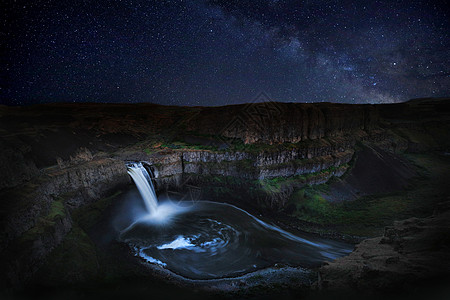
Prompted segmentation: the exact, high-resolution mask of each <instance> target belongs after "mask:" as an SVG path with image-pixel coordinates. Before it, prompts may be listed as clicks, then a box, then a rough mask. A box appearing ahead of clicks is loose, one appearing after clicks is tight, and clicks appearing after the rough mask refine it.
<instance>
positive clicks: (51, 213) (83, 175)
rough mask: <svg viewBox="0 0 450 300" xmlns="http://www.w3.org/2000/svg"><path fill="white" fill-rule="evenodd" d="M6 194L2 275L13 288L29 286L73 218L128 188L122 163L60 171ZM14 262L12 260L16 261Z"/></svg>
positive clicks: (45, 172) (98, 162) (89, 164)
mask: <svg viewBox="0 0 450 300" xmlns="http://www.w3.org/2000/svg"><path fill="white" fill-rule="evenodd" d="M41 174H42V175H41V176H40V177H39V178H37V179H35V180H34V181H31V182H29V183H27V184H26V185H24V186H22V187H21V189H12V190H9V191H5V192H3V193H2V201H4V202H6V203H12V204H13V207H11V206H10V207H9V208H8V210H7V212H8V213H7V214H5V215H3V216H2V223H1V224H2V244H1V248H0V251H1V252H2V256H3V257H5V258H7V261H4V260H3V259H2V260H1V261H0V264H1V265H2V270H4V272H5V274H4V275H6V276H7V277H8V281H9V282H10V283H11V284H13V285H18V284H20V283H23V282H24V281H26V279H28V278H29V276H31V275H32V274H33V273H34V272H35V271H36V270H37V269H38V268H39V266H40V265H41V264H42V263H43V259H44V258H45V257H46V256H47V255H48V253H50V251H52V250H53V249H54V248H55V247H56V246H57V245H58V244H59V243H60V242H61V241H62V239H63V238H64V236H65V235H66V234H67V233H68V232H69V231H70V230H71V228H72V219H71V216H70V212H71V211H72V210H73V209H76V208H78V207H80V206H83V205H87V204H89V203H92V202H93V201H96V200H98V199H100V198H102V197H105V196H107V195H109V194H111V193H112V192H114V191H115V190H117V189H118V188H119V187H120V186H124V185H127V184H129V183H130V179H129V177H128V175H127V172H126V168H125V165H124V163H123V161H118V160H113V159H96V160H91V161H89V162H84V163H81V164H77V165H75V166H70V167H67V168H63V169H60V168H59V167H58V166H55V167H54V168H50V169H46V170H42V171H41ZM12 258H13V259H12Z"/></svg>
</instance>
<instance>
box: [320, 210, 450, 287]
mask: <svg viewBox="0 0 450 300" xmlns="http://www.w3.org/2000/svg"><path fill="white" fill-rule="evenodd" d="M449 270H450V202H444V203H442V204H441V205H440V206H439V207H438V208H437V209H436V212H435V214H434V215H432V216H430V217H427V218H410V219H406V220H403V221H397V222H395V223H394V225H393V226H389V227H386V228H385V232H384V235H383V236H381V237H377V238H373V239H367V240H364V241H363V242H362V243H360V244H359V245H357V246H356V248H355V250H354V251H353V252H352V253H351V254H350V255H349V256H346V257H342V258H339V259H337V260H335V261H334V262H331V263H327V264H325V265H324V266H323V267H322V268H321V269H320V271H319V281H318V282H317V285H318V287H319V288H320V289H323V290H327V291H336V290H340V291H354V292H355V293H371V292H375V291H377V292H380V291H381V292H383V291H384V292H388V291H397V292H401V291H407V290H411V289H412V290H414V289H415V288H417V287H420V286H423V285H426V284H429V283H430V281H437V282H442V280H445V279H446V278H447V279H448V277H449Z"/></svg>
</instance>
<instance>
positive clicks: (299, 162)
mask: <svg viewBox="0 0 450 300" xmlns="http://www.w3.org/2000/svg"><path fill="white" fill-rule="evenodd" d="M0 141H1V148H0V154H1V155H0V198H1V228H2V229H1V238H2V243H1V248H0V252H1V253H2V255H1V257H2V259H1V268H2V270H4V272H2V275H1V281H2V287H3V288H5V289H6V290H11V289H16V288H21V287H24V286H26V285H27V284H29V283H30V282H33V281H34V280H35V278H36V274H39V272H40V270H41V269H43V268H44V269H45V268H46V264H48V260H49V257H51V255H52V253H54V252H55V251H57V250H58V247H62V246H61V245H63V244H64V242H65V241H66V240H67V237H68V236H70V235H71V234H72V233H73V232H74V231H77V230H78V231H80V230H81V231H83V228H86V230H84V233H83V236H84V237H85V238H86V239H89V237H87V235H86V233H89V230H88V228H90V227H91V225H92V224H94V223H96V222H97V221H98V220H99V219H100V217H99V213H100V212H99V211H104V210H105V209H107V207H108V205H110V204H111V202H113V201H114V199H115V198H116V197H117V195H116V194H117V191H121V190H125V189H127V188H129V187H130V186H131V185H132V181H131V179H130V177H129V176H128V174H127V168H126V165H125V162H128V161H141V162H144V163H145V165H146V167H147V168H150V169H151V170H152V171H153V173H154V174H155V178H154V182H155V188H156V191H157V192H158V194H159V195H165V196H166V197H169V198H177V199H178V198H179V199H189V200H194V201H195V200H199V199H208V200H211V201H217V202H228V203H230V204H234V205H236V206H238V207H241V208H245V209H247V210H249V211H251V212H254V213H256V214H258V215H262V216H266V217H267V218H270V219H272V220H274V222H275V223H277V224H278V225H279V226H281V227H283V226H284V227H285V228H291V229H295V228H297V229H300V230H305V231H309V232H311V233H314V234H322V235H325V236H330V237H333V238H336V239H342V240H346V241H350V242H353V243H359V242H362V243H361V244H359V246H357V248H356V250H355V251H354V252H353V253H352V254H350V256H348V257H344V258H341V259H338V260H336V261H335V262H331V263H328V264H327V265H325V266H323V267H322V268H320V270H318V271H317V274H319V275H318V279H315V280H316V282H315V283H314V284H313V285H312V286H315V287H316V288H317V289H321V290H323V289H325V290H326V289H333V288H335V287H338V288H346V287H347V288H348V287H352V286H354V285H355V284H357V285H359V286H360V289H365V288H366V285H370V284H371V283H370V281H371V280H373V278H376V279H377V280H378V281H377V280H375V281H376V282H382V283H380V284H379V285H378V287H379V286H384V285H385V286H386V288H390V286H389V284H387V283H386V282H387V281H389V280H390V279H389V278H390V277H389V276H386V278H385V279H383V278H384V277H383V276H385V275H384V274H386V273H389V275H390V276H391V275H392V274H394V275H392V276H399V278H408V279H410V280H411V282H413V281H414V280H418V278H419V279H420V278H422V277H421V276H416V274H415V273H414V272H413V271H408V272H406V271H403V270H405V269H408V268H409V267H410V266H411V265H414V264H413V263H415V262H414V261H417V259H419V260H422V261H425V263H421V265H423V264H426V262H427V261H428V260H427V259H428V256H427V252H426V251H424V252H420V251H419V250H416V248H420V247H419V246H417V244H412V245H411V243H409V242H408V237H414V236H415V235H421V236H420V238H418V240H419V242H418V243H419V244H420V243H421V242H420V240H423V243H426V242H430V239H431V240H432V241H436V240H438V239H439V237H440V236H441V235H442V234H443V232H444V233H445V232H448V228H449V224H448V222H447V221H446V220H447V219H446V218H444V217H442V216H445V215H446V211H447V208H448V205H443V204H439V203H444V202H446V201H449V200H450V199H449V198H448V195H450V193H449V190H448V186H447V185H446V184H445V183H443V180H444V179H445V176H448V175H449V168H448V166H450V163H449V157H448V156H449V154H448V153H449V152H450V102H449V100H448V99H417V100H411V101H409V102H406V103H399V104H386V105H347V104H332V103H317V104H293V103H278V102H264V103H250V104H245V105H231V106H224V107H176V106H162V105H155V104H134V105H126V104H108V105H102V104H43V105H34V106H28V107H7V106H0ZM428 164H429V165H430V166H429V165H428ZM428 166H429V167H430V168H429V169H427V167H428ZM435 170H438V171H435ZM427 172H428V173H430V174H427ZM423 174H425V175H423ZM421 176H422V177H421ZM418 178H422V179H423V181H420V180H422V179H420V180H419V179H418ZM418 180H419V181H418ZM427 180H429V181H433V182H435V184H436V186H433V187H435V190H434V191H433V194H430V195H428V194H426V193H425V192H423V195H422V196H423V197H424V198H425V197H427V196H429V198H431V200H426V201H429V202H422V200H421V199H419V200H417V203H421V204H420V205H418V204H417V205H418V206H417V207H414V209H415V210H409V211H407V212H405V213H404V214H403V215H401V216H404V219H407V218H410V217H413V216H415V215H411V214H413V213H417V214H419V215H418V216H417V217H420V218H422V219H420V220H415V219H414V220H413V221H408V222H407V221H404V222H403V223H396V225H394V227H393V228H388V229H386V231H385V233H384V236H383V237H378V238H377V237H375V236H376V235H377V234H378V233H380V230H384V229H383V228H384V226H378V227H377V228H375V229H373V230H372V231H371V232H369V233H368V232H367V231H365V232H362V233H361V234H360V233H358V232H356V233H355V232H352V231H351V230H348V228H347V227H349V226H351V225H352V224H350V225H348V224H347V225H345V224H344V225H345V226H347V227H345V226H344V225H342V224H341V223H339V222H340V220H338V221H336V218H337V217H335V216H334V215H333V214H331V216H330V215H327V214H328V211H326V212H325V213H322V212H323V210H324V209H328V206H329V205H344V206H345V205H347V203H361V201H363V202H364V201H365V200H367V199H369V200H370V199H372V198H370V197H375V196H376V197H378V196H379V195H392V194H394V195H395V197H398V198H399V199H396V202H395V203H394V204H393V205H398V206H402V205H403V206H405V205H406V204H404V203H412V200H404V201H403V200H402V199H404V198H405V197H409V196H408V195H409V194H408V191H411V193H415V194H417V192H416V191H415V190H414V187H411V185H414V184H415V183H417V182H420V183H421V184H423V183H426V182H428V181H427ZM405 191H406V192H405ZM307 193H309V194H310V196H306V194H307ZM308 197H309V198H308ZM402 197H404V198H402ZM314 199H315V200H314ZM408 199H409V198H408ZM316 200H317V201H316ZM372 200H373V199H372ZM314 201H316V202H314ZM358 201H359V202H358ZM402 201H403V202H402ZM405 201H406V202H405ZM408 201H409V202H408ZM414 201H416V200H414ZM424 201H425V200H424ZM99 203H100V204H101V205H99ZM330 203H331V204H330ZM402 203H403V204H402ZM349 205H350V204H349ZM414 205H416V202H414ZM424 207H425V208H424ZM93 208H94V209H93ZM331 208H333V207H331ZM93 210H94V211H96V210H98V211H96V212H95V213H94V214H93V217H92V219H89V220H87V219H86V216H87V215H88V213H87V212H88V211H89V215H92V211H93ZM436 210H439V211H436ZM399 211H400V210H399ZM433 211H435V214H434V217H430V216H429V215H431V214H432V213H433ZM396 212H397V211H396ZM402 212H403V211H402ZM447 214H448V213H447ZM80 215H81V216H80ZM324 216H326V217H328V218H329V219H324V218H325V217H324ZM342 216H347V215H346V214H345V212H343V213H342ZM333 218H334V219H333ZM341 218H343V219H345V218H346V217H341ZM349 218H350V217H349ZM426 218H433V219H432V220H431V221H430V219H426ZM346 220H347V219H346ZM388 221H389V222H390V221H391V220H388ZM397 221H400V219H397ZM377 224H378V223H377ZM417 224H419V225H420V226H429V227H430V226H431V227H432V228H439V227H442V228H443V229H442V230H441V231H439V230H437V231H436V230H434V229H433V230H431V229H430V230H431V231H432V234H430V235H428V234H426V233H423V232H424V231H426V230H428V229H421V230H414V228H416V227H418V226H419V225H417ZM427 224H429V225H427ZM378 225H379V224H378ZM420 226H419V227H420ZM80 228H81V229H80ZM372 233H373V234H372ZM393 236H395V237H397V238H395V239H393ZM430 236H431V237H430ZM366 238H372V239H366ZM374 239H375V240H374ZM90 244H92V242H90ZM380 244H382V245H383V246H382V247H384V248H383V249H381V248H379V246H377V245H380ZM400 244H401V245H402V246H401V247H403V248H402V250H398V248H399V247H400V246H399V245H400ZM401 247H400V248H401ZM414 247H415V248H414ZM436 247H438V249H437V250H433V251H436V252H437V253H439V257H440V258H439V259H441V260H444V259H445V258H448V254H446V252H445V249H448V248H446V247H448V239H447V240H444V241H443V242H442V245H441V244H440V246H436ZM385 248H386V249H385ZM361 249H364V251H363V252H364V254H361V251H362V250H361ZM405 249H406V250H405ZM408 249H415V250H414V253H413V254H411V256H414V257H413V258H410V256H408V255H409V254H404V253H409V252H408V251H409V250H408ZM374 251H378V252H377V253H375V252H374ZM383 251H385V252H383ZM401 251H403V252H401ZM379 252H382V253H379ZM394 252H395V253H394ZM386 253H389V255H388V254H386ZM399 253H400V254H399ZM447 253H448V252H447ZM416 256H417V257H419V258H417V257H416ZM373 257H375V258H373ZM379 257H383V259H384V260H382V259H377V258H379ZM391 257H394V258H391ZM398 257H399V258H398ZM387 260H389V261H400V262H401V263H402V264H403V265H401V267H398V269H400V271H397V270H395V271H392V270H390V269H389V268H390V267H392V266H398V265H399V264H398V263H396V262H394V263H393V264H390V263H387V264H388V265H389V267H385V266H384V267H380V264H381V263H383V264H386V261H387ZM430 260H431V258H430ZM381 261H382V262H381ZM410 261H412V262H413V263H410ZM432 263H433V265H435V264H436V261H435V260H434V259H433V260H432ZM367 265H369V266H367ZM404 266H406V267H404ZM386 268H388V269H386ZM411 268H412V267H411ZM381 269H382V270H383V271H380V270H381ZM355 270H357V271H355ZM361 270H363V271H361ZM386 270H388V271H386ZM408 270H409V269H408ZM444 270H445V269H444ZM447 270H448V269H447ZM342 274H345V276H344V275H342ZM349 274H352V275H351V276H350V275H349ZM355 274H356V275H355ZM358 274H359V275H358ZM367 274H369V275H367ZM403 274H406V275H404V276H403ZM402 276H403V277H402ZM424 276H425V275H424ZM433 276H434V277H439V276H440V277H442V276H448V274H447V273H446V272H445V271H443V270H442V269H441V268H435V269H431V270H429V272H428V273H427V276H425V277H427V278H434V277H433ZM416 277H417V278H416ZM80 278H85V275H84V274H82V275H80ZM411 278H412V279H411ZM71 280H73V279H70V280H69V281H71ZM399 280H401V279H399ZM80 281H82V280H81V279H80ZM355 282H356V283H355ZM372 287H373V288H374V287H375V284H373V285H372Z"/></svg>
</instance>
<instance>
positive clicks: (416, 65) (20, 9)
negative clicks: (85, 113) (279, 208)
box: [0, 0, 450, 105]
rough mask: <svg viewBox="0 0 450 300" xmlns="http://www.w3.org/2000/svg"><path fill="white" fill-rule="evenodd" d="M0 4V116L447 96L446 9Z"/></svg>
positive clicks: (261, 0) (210, 2) (376, 4)
mask: <svg viewBox="0 0 450 300" xmlns="http://www.w3.org/2000/svg"><path fill="white" fill-rule="evenodd" d="M2 3H4V4H3V8H2V9H1V10H2V29H1V32H0V34H1V43H2V50H1V51H2V55H1V57H2V59H1V64H2V69H1V81H0V83H1V90H0V100H1V103H3V104H32V103H42V102H131V103H136V102H153V103H161V104H175V105H225V104H233V103H243V102H249V101H255V97H257V96H258V95H259V94H260V93H261V92H264V93H265V94H267V95H268V96H269V97H270V99H272V100H274V101H283V102H318V101H330V102H345V103H389V102H398V101H406V100H409V99H411V98H418V97H443V96H450V39H449V34H448V32H449V31H450V26H449V12H448V8H447V5H448V1H440V2H438V1H415V0H408V1H403V0H399V1H384V0H381V1H367V0H358V1H356V0H355V1H349V0H348V1H346V0H344V1H334V0H329V1H324V0H314V1H313V0H309V1H291V0H284V1H283V0H251V1H250V0H241V1H236V0H223V1H222V0H184V1H183V0H173V1H169V0H167V1H161V0H158V1H152V0H148V1H138V0H135V1H128V0H124V1H114V0H109V1H101V0H99V1H77V0H71V1H63V0H57V1H23V2H21V1H9V0H7V1H6V2H5V1H2ZM5 4H6V5H5ZM446 4H447V5H446Z"/></svg>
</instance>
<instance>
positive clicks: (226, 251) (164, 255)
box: [119, 165, 352, 279]
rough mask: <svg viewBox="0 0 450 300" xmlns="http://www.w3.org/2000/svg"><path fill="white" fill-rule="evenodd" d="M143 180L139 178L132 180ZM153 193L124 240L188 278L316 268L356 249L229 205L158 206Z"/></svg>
mask: <svg viewBox="0 0 450 300" xmlns="http://www.w3.org/2000/svg"><path fill="white" fill-rule="evenodd" d="M132 168H135V169H138V171H136V172H134V173H133V174H136V173H139V172H142V173H144V171H145V168H143V167H142V168H141V166H139V165H135V166H132ZM145 172H146V171H145ZM130 175H131V174H130ZM143 177H144V178H146V176H145V174H143ZM143 177H142V176H135V177H133V180H135V178H137V179H138V180H141V179H142V178H143ZM135 182H136V181H135ZM136 186H137V187H138V189H139V192H140V193H141V195H142V193H143V192H146V193H150V191H148V190H147V189H141V188H140V187H139V186H141V187H143V186H144V187H146V185H144V184H142V182H139V185H138V183H136ZM148 186H149V187H150V188H152V187H153V186H152V185H151V184H148ZM153 194H154V189H153V193H152V195H145V197H144V195H142V198H143V199H144V202H146V201H147V199H152V200H153V199H154V200H155V203H151V205H148V204H147V203H145V207H146V208H147V207H148V206H151V208H152V210H150V211H148V212H146V213H144V214H141V215H140V216H139V217H137V218H136V219H135V220H134V222H132V223H131V224H130V225H129V226H127V227H126V228H125V229H123V230H122V231H121V233H120V236H119V239H120V240H121V241H123V242H125V243H128V244H129V245H130V246H131V248H132V249H134V251H135V254H136V255H137V256H140V257H142V258H143V259H145V260H147V261H148V262H150V263H153V264H159V265H161V266H163V267H165V268H167V269H169V270H171V271H172V272H174V273H177V274H179V275H181V276H184V277H186V278H191V279H214V278H222V277H233V276H238V275H241V274H245V273H248V272H252V271H255V270H258V269H262V268H266V267H270V266H273V265H274V264H276V263H281V264H285V265H290V266H301V267H305V268H312V267H317V266H320V264H321V263H322V262H323V261H328V260H333V259H335V258H337V257H341V256H344V255H347V254H348V253H349V252H350V251H351V250H352V247H351V246H349V245H347V244H344V243H340V242H336V241H332V240H327V239H323V238H320V237H316V236H307V235H302V236H299V235H294V234H292V233H290V232H287V231H285V230H282V229H280V228H278V227H277V226H274V225H270V224H268V223H266V222H264V221H262V220H260V219H258V218H256V217H255V216H253V215H251V214H249V213H248V212H246V211H244V210H242V209H240V208H238V207H236V206H233V205H230V204H224V203H215V202H209V201H199V202H196V203H189V202H180V203H174V202H171V201H165V202H163V203H160V204H159V203H158V202H157V198H156V196H155V197H154V198H152V197H153ZM153 204H155V205H153Z"/></svg>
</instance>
